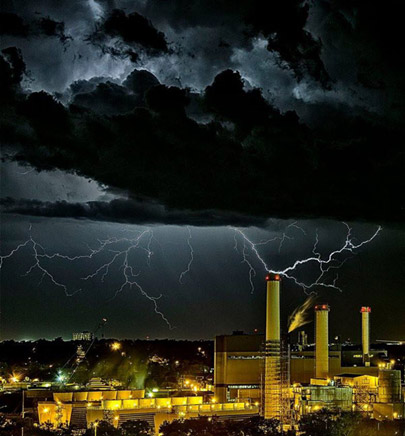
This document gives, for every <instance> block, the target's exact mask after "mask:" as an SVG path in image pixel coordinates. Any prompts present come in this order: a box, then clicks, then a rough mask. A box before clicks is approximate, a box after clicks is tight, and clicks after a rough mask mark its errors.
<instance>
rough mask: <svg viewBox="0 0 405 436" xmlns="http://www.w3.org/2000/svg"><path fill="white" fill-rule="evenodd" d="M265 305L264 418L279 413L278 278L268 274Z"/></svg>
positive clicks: (277, 416) (271, 417)
mask: <svg viewBox="0 0 405 436" xmlns="http://www.w3.org/2000/svg"><path fill="white" fill-rule="evenodd" d="M266 281H267V303H266V351H265V377H264V418H265V419H273V418H279V417H280V413H281V371H280V276H279V275H278V274H268V275H267V276H266Z"/></svg>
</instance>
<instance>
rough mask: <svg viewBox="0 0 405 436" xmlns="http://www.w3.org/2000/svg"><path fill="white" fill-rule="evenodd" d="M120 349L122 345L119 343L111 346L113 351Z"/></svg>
mask: <svg viewBox="0 0 405 436" xmlns="http://www.w3.org/2000/svg"><path fill="white" fill-rule="evenodd" d="M120 348H121V344H120V343H119V342H113V343H112V344H111V349H112V350H113V351H118V350H119V349H120Z"/></svg>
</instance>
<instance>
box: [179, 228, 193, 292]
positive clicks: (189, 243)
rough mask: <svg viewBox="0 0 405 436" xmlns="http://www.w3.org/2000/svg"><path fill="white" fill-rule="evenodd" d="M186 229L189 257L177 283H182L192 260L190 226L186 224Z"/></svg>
mask: <svg viewBox="0 0 405 436" xmlns="http://www.w3.org/2000/svg"><path fill="white" fill-rule="evenodd" d="M187 230H188V237H187V245H188V248H189V249H190V259H189V261H188V264H187V268H186V269H185V270H184V271H183V272H182V273H181V274H180V276H179V283H180V284H183V278H184V276H185V275H186V274H188V273H189V272H190V270H191V264H192V263H193V260H194V250H193V246H192V245H191V239H192V236H191V229H190V226H187Z"/></svg>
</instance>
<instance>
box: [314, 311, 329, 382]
mask: <svg viewBox="0 0 405 436" xmlns="http://www.w3.org/2000/svg"><path fill="white" fill-rule="evenodd" d="M328 317H329V306H328V305H327V304H317V305H316V306H315V378H324V379H326V378H328V375H329V334H328Z"/></svg>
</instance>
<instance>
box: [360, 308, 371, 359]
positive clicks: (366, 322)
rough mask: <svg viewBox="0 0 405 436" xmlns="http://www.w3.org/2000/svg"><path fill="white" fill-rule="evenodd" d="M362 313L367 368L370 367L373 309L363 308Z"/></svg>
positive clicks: (364, 353)
mask: <svg viewBox="0 0 405 436" xmlns="http://www.w3.org/2000/svg"><path fill="white" fill-rule="evenodd" d="M360 313H361V330H362V333H361V337H362V344H363V362H364V365H365V366H370V313H371V307H367V306H363V307H362V308H361V309H360Z"/></svg>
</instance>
